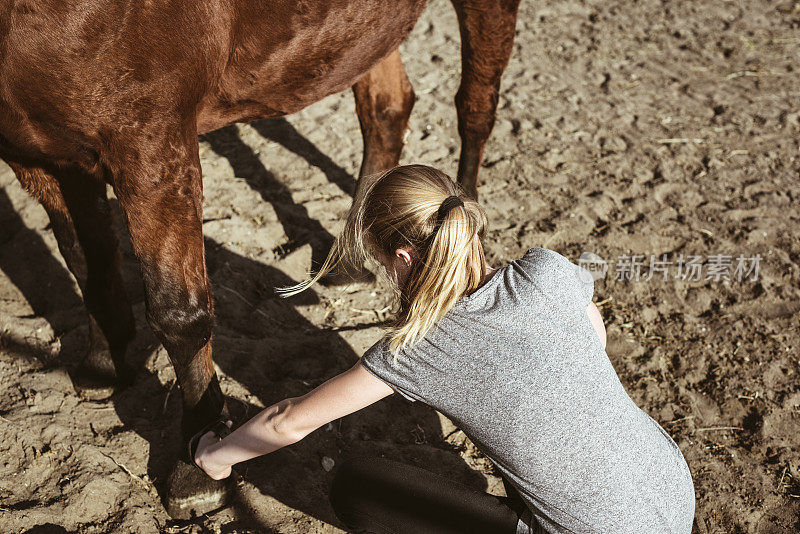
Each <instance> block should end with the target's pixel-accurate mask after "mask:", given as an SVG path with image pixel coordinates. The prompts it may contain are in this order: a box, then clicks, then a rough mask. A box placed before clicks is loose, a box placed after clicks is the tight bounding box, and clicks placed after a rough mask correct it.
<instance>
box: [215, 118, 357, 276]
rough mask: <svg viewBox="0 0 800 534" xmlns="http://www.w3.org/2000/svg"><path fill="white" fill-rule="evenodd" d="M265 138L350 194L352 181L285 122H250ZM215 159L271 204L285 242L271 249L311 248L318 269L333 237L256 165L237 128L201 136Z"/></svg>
mask: <svg viewBox="0 0 800 534" xmlns="http://www.w3.org/2000/svg"><path fill="white" fill-rule="evenodd" d="M251 126H252V127H253V128H254V129H255V130H256V131H257V132H258V133H260V134H261V135H262V136H263V137H264V138H266V139H269V140H271V141H274V142H276V143H278V144H280V145H282V146H283V147H285V148H288V149H289V150H291V151H292V152H294V153H295V154H297V155H299V156H300V157H302V158H304V159H305V160H306V161H307V162H308V163H309V164H310V165H312V166H314V167H317V168H319V169H320V170H322V172H323V173H325V176H326V177H327V178H328V180H329V181H330V182H331V183H334V184H336V185H337V186H338V187H339V189H341V190H342V191H343V192H344V193H346V194H347V195H349V196H351V197H352V196H353V195H354V194H355V180H354V178H353V177H352V176H351V175H350V173H348V172H347V171H346V170H344V169H343V168H341V167H340V166H339V165H337V164H336V163H335V162H333V160H331V159H330V158H329V157H328V156H327V155H325V154H324V153H322V152H320V151H319V149H317V147H316V146H315V145H314V144H313V143H312V142H311V141H309V140H308V139H306V138H305V137H304V136H303V135H301V134H300V133H299V132H298V131H297V130H296V129H295V128H294V126H292V125H291V124H290V123H289V122H288V121H287V120H286V119H283V118H278V119H264V120H260V121H256V122H253V123H251ZM200 139H201V140H202V141H206V142H207V143H208V144H209V146H210V147H211V149H212V150H213V151H214V152H215V153H216V154H217V155H219V156H221V157H224V158H225V159H227V160H228V162H229V163H230V165H231V167H232V168H233V173H234V176H237V177H240V178H243V179H244V180H245V182H246V183H247V185H249V186H250V188H252V189H253V190H254V191H256V192H258V193H259V194H260V195H261V198H262V199H264V200H265V201H267V202H269V203H270V204H272V206H273V209H274V210H275V214H276V216H277V217H278V220H279V221H280V223H281V224H282V225H283V229H284V232H285V233H286V236H287V238H288V241H287V242H286V243H284V244H281V245H279V246H276V247H275V248H274V249H273V252H274V253H275V254H276V255H277V256H278V257H283V256H286V255H288V254H291V253H292V252H294V251H295V250H297V249H298V248H300V247H302V246H303V245H306V244H309V245H311V265H312V268H317V267H319V266H321V265H322V263H323V262H324V261H325V258H326V256H327V254H328V251H329V250H330V249H331V246H332V245H333V242H334V237H333V236H332V235H331V234H330V233H328V231H327V230H325V229H324V228H323V227H322V225H321V224H320V223H319V221H317V220H315V219H312V218H311V217H309V215H308V211H307V210H306V209H305V207H303V206H302V205H299V204H296V203H295V202H294V201H293V200H292V197H291V194H290V192H289V190H288V189H287V188H286V186H285V185H284V184H283V183H281V181H280V180H278V179H277V178H276V177H275V175H274V174H273V173H272V172H270V171H269V170H268V169H267V168H266V167H264V165H263V164H262V163H261V160H260V159H259V157H258V155H257V154H256V152H255V151H254V150H253V149H252V148H251V147H250V146H249V145H247V144H246V143H245V142H244V141H242V139H241V138H240V137H239V132H238V130H237V129H236V126H234V125H231V126H226V127H224V128H220V129H219V130H215V131H213V132H209V133H207V134H204V135H202V136H200Z"/></svg>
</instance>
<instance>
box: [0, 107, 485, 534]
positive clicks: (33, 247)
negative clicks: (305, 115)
mask: <svg viewBox="0 0 800 534" xmlns="http://www.w3.org/2000/svg"><path fill="white" fill-rule="evenodd" d="M284 122H285V121H284ZM285 124H288V123H285ZM257 129H258V130H259V131H261V132H262V134H263V135H265V136H266V137H269V136H273V137H277V138H278V139H282V140H283V142H285V143H287V144H290V145H291V146H293V147H294V151H295V152H297V153H299V154H305V155H309V154H312V156H313V151H312V150H311V148H310V147H309V145H310V143H308V144H306V143H302V142H297V136H299V137H300V138H302V136H300V134H297V133H296V131H294V130H293V128H291V129H289V128H287V127H286V126H285V125H281V123H280V122H274V121H273V122H270V123H268V124H265V125H264V124H260V125H259V126H258V127H257ZM264 132H266V133H264ZM293 132H294V133H293ZM232 133H235V132H231V131H230V130H227V131H226V129H223V131H222V132H214V133H213V134H208V135H207V136H206V139H208V138H209V137H211V139H213V140H211V141H210V142H211V144H212V147H213V148H215V150H216V149H220V150H222V153H223V155H224V156H225V157H227V158H229V159H230V160H232V165H234V169H237V168H239V169H240V170H241V169H244V168H246V169H247V171H246V172H244V171H243V172H241V173H240V172H238V171H237V175H239V176H241V175H244V176H245V179H246V180H248V183H251V186H253V187H254V188H256V189H257V190H259V191H260V190H262V189H263V191H264V193H262V197H264V198H265V200H267V201H269V202H271V203H272V204H273V206H275V211H276V213H279V217H280V218H281V219H280V220H281V222H282V223H283V225H284V228H285V229H286V234H287V236H289V237H290V240H291V239H296V240H298V241H303V242H308V243H311V244H312V247H313V246H315V244H316V246H317V247H320V248H319V250H322V251H323V252H324V253H327V246H326V243H328V241H330V240H329V239H328V238H329V237H330V236H329V234H327V232H325V231H324V230H321V225H320V224H319V222H318V221H313V220H312V219H310V218H309V217H308V214H307V212H305V209H304V208H302V206H296V205H294V203H293V202H292V200H291V197H289V196H288V193H281V192H280V191H281V189H280V188H279V187H278V186H277V185H276V184H274V183H272V182H271V180H272V181H275V177H274V175H273V174H272V173H270V172H269V171H268V170H266V169H264V168H263V165H261V162H260V161H258V160H257V158H256V161H257V165H256V164H255V163H256V162H254V161H253V159H252V158H255V154H254V153H252V150H250V153H248V152H247V150H249V147H246V145H244V143H242V142H241V140H239V139H238V135H236V136H235V140H234V139H233V136H232ZM295 134H296V135H295ZM279 142H280V141H279ZM239 145H244V146H245V147H246V148H247V150H245V149H244V148H242V147H241V146H239ZM311 146H312V147H313V145H311ZM312 156H309V157H312ZM304 157H305V156H304ZM313 157H317V158H321V156H313ZM326 157H327V156H326ZM315 161H317V163H319V164H325V161H326V160H325V159H317V160H315ZM331 169H333V170H331ZM329 171H331V172H334V171H335V167H329ZM335 172H338V171H335ZM336 176H337V178H336V179H340V177H341V176H340V175H338V174H337V175H336ZM259 188H262V189H259ZM276 191H277V193H274V192H276ZM267 193H269V194H267ZM3 195H4V193H3V191H2V190H0V214H3V213H4V215H3V217H4V218H5V219H10V220H11V222H12V223H13V224H22V221H21V220H18V221H15V220H14V217H15V216H16V214H14V213H13V210H11V209H10V207H11V205H10V202H9V201H8V198H7V197H4V196H3ZM275 195H277V196H275ZM4 202H5V203H6V204H7V205H8V207H9V210H8V211H7V212H4V210H3V207H5V206H4V204H3V203H4ZM112 208H113V211H114V212H115V215H116V217H115V219H116V221H117V225H116V226H117V231H118V233H119V235H120V246H121V251H122V256H123V266H122V267H123V273H124V276H125V278H126V286H127V289H128V293H129V295H130V296H131V300H132V302H133V304H134V306H135V307H138V309H141V303H142V301H143V298H144V294H143V290H142V283H141V280H140V277H138V276H136V277H134V276H132V275H131V271H133V270H138V264H137V262H136V259H135V257H134V255H133V252H132V248H131V245H130V240H129V238H128V236H127V232H126V231H125V228H124V225H123V224H122V222H121V216H120V213H119V208H118V206H117V205H116V203H115V202H113V201H112ZM16 218H17V219H18V216H16ZM23 227H24V225H23ZM315 229H316V230H315ZM18 232H26V234H25V236H24V237H25V239H19V240H18V241H15V243H16V244H17V245H18V246H16V247H15V251H14V253H13V254H0V270H3V271H4V272H5V273H6V275H7V276H9V278H10V279H11V280H12V282H13V283H14V284H15V285H17V287H19V289H20V290H21V291H22V292H23V294H24V295H25V298H26V299H28V300H29V302H30V303H31V305H32V307H34V310H35V312H36V313H37V314H42V315H43V316H44V317H45V318H46V319H47V320H48V321H50V320H51V319H52V322H51V324H53V328H54V329H58V330H59V331H62V330H69V329H70V328H76V327H78V326H80V325H77V324H76V323H75V321H76V319H75V318H74V317H75V315H76V314H75V313H74V308H75V306H77V305H79V304H80V302H81V301H80V297H79V296H78V295H77V294H76V292H75V290H74V286H73V285H72V283H71V279H70V276H71V275H70V273H69V272H68V271H66V270H65V269H64V267H62V265H61V264H60V263H59V262H58V261H57V260H56V259H55V258H53V257H52V254H51V252H50V249H49V248H48V246H47V244H46V243H45V242H44V241H43V240H42V239H41V237H40V236H39V235H38V234H36V233H35V232H33V231H32V230H26V229H18ZM320 233H322V236H320V235H319V234H320ZM28 234H30V235H28ZM3 235H4V234H0V244H2V242H3V241H2V236H3ZM331 239H332V238H331ZM205 248H206V261H207V266H208V272H209V276H210V278H211V282H212V289H213V291H214V293H215V308H216V318H217V319H216V321H217V323H216V328H215V333H214V361H215V363H216V364H217V366H218V367H219V369H220V370H221V371H222V376H221V382H222V388H223V391H230V390H235V391H236V392H237V398H231V397H229V398H228V399H229V407H230V409H231V412H232V415H233V416H234V418H236V419H237V421H239V422H242V421H243V420H244V419H246V418H248V417H250V416H252V415H254V414H255V413H257V412H258V411H259V410H260V409H261V408H260V406H269V405H271V404H273V403H275V402H277V401H280V400H282V399H284V398H287V397H295V396H299V395H303V394H305V393H306V392H308V391H310V390H311V389H313V388H314V387H316V386H317V385H319V384H321V383H322V382H324V381H325V380H327V379H328V378H331V377H333V376H335V375H336V374H338V373H340V372H342V371H344V370H346V369H347V368H349V367H351V366H352V365H353V364H354V363H355V362H356V360H357V358H358V355H357V354H355V352H354V351H353V350H352V348H351V347H350V345H349V344H348V343H347V342H346V341H345V340H344V339H343V338H342V337H341V336H340V335H339V334H338V333H337V332H336V331H334V330H331V329H325V328H321V327H318V326H316V325H314V324H313V323H311V322H310V321H308V320H307V319H306V318H305V317H304V316H303V315H302V314H301V313H300V311H298V309H297V307H298V306H308V305H316V304H320V299H319V296H318V295H317V294H316V293H315V292H314V291H313V290H308V291H306V292H304V293H303V294H300V295H298V296H295V297H292V298H291V299H281V298H279V297H278V296H277V294H276V293H275V290H274V288H275V287H281V286H287V285H292V284H294V283H296V280H292V279H291V278H289V277H288V276H287V275H286V274H285V273H283V272H282V271H280V270H279V269H277V268H275V267H272V266H269V265H266V264H264V263H261V262H258V261H255V260H252V259H250V258H247V257H244V256H241V255H239V254H237V253H235V252H232V251H230V250H228V249H226V248H225V246H224V245H223V244H220V243H217V242H216V241H214V240H212V239H209V238H206V240H205ZM30 257H37V258H38V257H41V258H43V260H42V261H41V262H40V264H39V265H38V267H37V272H36V276H35V280H37V281H38V280H48V281H51V282H49V283H50V284H51V286H50V287H47V288H42V284H41V283H38V282H37V283H32V282H30V281H29V280H28V279H27V278H25V276H23V275H22V274H20V273H22V272H23V271H24V270H25V265H26V262H27V261H29V258H30ZM323 257H324V256H323ZM9 273H10V274H9ZM53 295H56V296H57V299H56V301H55V303H53V301H52V300H50V299H51V298H52V297H53ZM62 315H65V316H66V315H69V316H70V317H71V319H70V321H71V322H64V323H61V322H59V321H61V319H60V317H61V316H62ZM142 315H143V314H142V313H139V314H138V316H137V318H138V319H139V325H138V326H139V328H138V334H137V337H136V339H135V340H134V342H133V343H132V344H131V348H130V350H129V354H128V361H129V363H131V364H132V365H133V366H134V367H135V368H136V369H137V372H138V376H137V379H136V381H135V383H134V384H133V385H132V386H131V387H129V388H127V389H126V390H123V391H121V392H119V393H117V394H115V395H114V396H113V397H112V398H111V399H110V400H109V401H108V402H111V403H112V404H113V406H114V409H115V411H116V413H117V415H118V417H119V418H120V420H121V421H122V423H123V425H124V426H125V427H126V428H130V429H132V430H133V431H135V432H136V433H137V434H138V435H140V436H141V437H142V438H144V439H145V440H146V441H147V442H148V444H149V451H150V452H149V456H148V463H147V474H148V475H149V477H150V479H151V480H153V481H154V484H155V486H156V489H157V490H158V492H159V494H160V495H161V496H162V497H163V496H164V492H165V487H164V482H165V480H166V477H167V475H168V472H169V469H170V467H171V465H172V463H173V461H174V459H175V458H176V457H177V456H178V453H179V451H178V447H179V444H180V430H179V429H180V413H181V404H180V396H179V394H178V392H177V389H176V391H174V392H173V391H172V389H171V388H170V387H165V386H164V385H162V384H161V382H160V381H159V380H158V377H157V376H156V374H155V373H154V371H152V370H148V367H152V362H153V360H154V357H155V356H157V352H156V351H158V350H159V344H158V341H157V340H156V339H155V337H154V335H153V333H152V332H151V331H150V329H149V328H142V325H143V321H142V320H141V316H142ZM84 317H85V315H84ZM83 321H85V319H81V320H78V323H81V322H83ZM367 326H371V325H367ZM356 328H358V327H356ZM73 337H74V336H73ZM84 341H86V340H84ZM86 350H88V347H87V346H86V343H83V344H81V343H77V344H75V345H64V344H62V348H61V355H60V356H61V358H62V359H63V360H65V361H67V362H77V361H78V360H79V359H80V356H81V355H82V354H83V353H85V351H86ZM161 350H163V349H161ZM15 353H16V354H18V355H20V357H30V356H36V349H35V348H31V349H30V351H28V352H26V351H25V350H24V347H21V348H20V350H17V351H15ZM69 365H71V366H73V367H74V365H75V364H72V363H69ZM226 382H227V384H226ZM357 456H383V457H386V458H390V459H395V460H398V461H403V462H406V463H410V464H414V465H417V466H420V467H424V468H426V469H428V470H430V471H433V472H436V473H439V474H442V475H445V476H447V477H448V478H450V479H454V480H458V481H460V482H462V483H464V484H466V485H468V486H470V487H474V488H476V489H480V490H484V489H485V488H486V481H485V479H484V477H483V476H482V475H481V474H479V473H477V472H474V471H472V469H471V468H469V466H467V465H466V463H465V462H464V460H463V459H462V458H461V457H460V456H459V455H458V453H457V451H455V450H454V449H453V447H452V446H451V445H450V444H449V443H447V442H446V441H445V439H444V436H443V435H442V431H441V424H440V420H439V418H438V416H437V415H436V413H435V412H434V411H433V410H431V409H430V408H428V407H426V406H424V405H422V404H420V403H410V402H408V401H406V400H403V399H401V398H399V396H397V395H392V396H390V397H388V398H386V399H384V400H382V401H379V402H377V403H375V404H373V405H372V406H369V407H367V408H365V409H363V410H361V411H359V412H357V413H355V414H351V415H349V416H347V417H345V418H342V419H339V420H337V421H334V422H333V423H332V424H330V425H327V426H326V427H324V428H322V429H319V430H317V431H315V432H313V433H312V434H310V435H309V436H307V437H306V438H305V439H304V440H302V441H301V442H299V443H297V444H295V445H292V446H290V447H286V448H284V449H281V450H279V451H276V452H274V453H272V454H269V455H266V456H263V457H260V458H257V459H253V460H251V461H249V462H245V463H244V464H240V465H239V466H237V471H238V472H239V473H240V475H241V477H242V479H243V480H244V481H245V482H246V483H245V484H239V498H238V499H236V500H235V501H234V502H233V503H231V506H232V507H233V509H234V510H235V511H236V516H237V519H236V521H234V522H233V523H228V524H227V525H224V526H223V527H222V530H223V531H224V532H225V531H229V530H230V529H234V530H240V529H248V528H252V529H254V530H256V531H258V532H265V531H269V530H270V529H269V527H268V526H267V525H268V524H269V523H272V521H271V520H270V518H269V517H266V516H265V515H264V514H265V512H264V511H263V510H259V509H258V503H259V501H260V499H259V498H260V497H262V496H269V497H271V498H273V499H275V500H277V501H279V502H280V503H282V504H283V505H285V506H286V507H288V508H291V509H294V510H297V511H301V512H303V513H305V514H307V515H309V516H311V517H314V518H317V519H319V520H321V521H324V522H326V523H330V524H334V525H338V526H341V525H340V524H339V522H338V520H337V519H336V517H335V515H334V513H333V510H332V509H331V507H330V505H329V502H328V498H327V494H328V488H329V485H330V482H331V477H332V473H333V471H331V472H328V471H327V470H326V469H324V468H323V465H322V459H323V458H325V457H327V458H330V459H333V460H334V462H335V463H336V464H338V463H340V462H341V461H343V460H344V459H346V458H348V457H357ZM262 502H266V501H262ZM266 513H268V512H266ZM199 520H202V518H201V519H198V521H199Z"/></svg>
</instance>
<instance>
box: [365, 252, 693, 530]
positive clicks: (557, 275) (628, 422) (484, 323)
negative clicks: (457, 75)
mask: <svg viewBox="0 0 800 534" xmlns="http://www.w3.org/2000/svg"><path fill="white" fill-rule="evenodd" d="M592 291H593V284H592V279H591V276H590V275H589V274H588V273H586V272H585V271H583V270H581V269H579V268H578V267H577V266H575V265H574V264H572V263H571V262H570V261H569V260H567V259H566V258H564V257H563V256H561V255H559V254H558V253H556V252H553V251H550V250H546V249H531V250H530V251H528V253H527V254H525V256H524V257H523V258H521V259H519V260H517V261H514V262H512V263H511V264H510V265H508V266H506V267H504V268H502V269H500V270H499V271H498V272H496V273H495V274H494V276H493V277H492V278H490V279H489V280H488V281H487V282H486V283H485V284H484V285H483V286H481V287H480V288H479V289H478V290H477V291H475V292H474V293H472V294H471V295H469V296H467V297H463V298H462V299H460V300H459V301H458V302H457V303H456V304H455V306H453V308H452V309H450V311H449V312H448V313H447V314H446V315H445V316H444V317H443V318H442V319H441V320H440V321H438V322H437V324H436V325H435V326H434V328H432V329H431V330H430V331H429V332H428V333H427V334H426V336H425V338H424V339H421V340H420V341H418V342H417V343H416V344H414V345H413V346H412V347H410V348H404V349H402V350H401V351H400V352H399V354H398V355H397V356H396V357H395V356H393V355H392V353H391V351H390V350H389V348H388V346H387V344H386V342H384V341H382V342H379V343H377V344H376V345H375V346H373V347H372V348H371V349H370V350H369V351H368V352H367V353H366V354H365V355H364V357H363V359H362V363H363V365H364V366H365V367H366V368H367V369H368V370H370V371H371V372H372V373H374V374H375V375H377V376H378V377H379V378H381V379H383V380H384V381H386V382H387V383H389V384H390V385H392V386H393V388H394V389H395V390H396V391H398V392H399V393H401V394H403V395H404V396H406V397H407V398H410V399H411V400H420V401H423V402H424V403H426V404H428V405H430V406H433V407H435V408H436V409H438V410H439V411H441V412H442V413H444V414H445V415H447V416H448V417H450V418H451V419H452V420H453V421H454V422H455V423H456V424H457V425H458V426H459V427H460V428H461V429H462V430H463V431H464V432H465V433H466V434H467V435H468V436H469V437H470V439H472V440H473V441H474V442H475V444H476V445H477V446H478V448H479V449H480V450H481V451H483V452H484V453H485V454H486V455H487V456H488V457H489V458H490V459H491V460H492V461H493V462H494V463H495V464H496V465H497V466H498V468H499V469H500V470H501V471H502V472H503V474H504V475H505V477H506V478H507V479H509V480H510V481H511V482H512V483H513V484H514V485H515V486H516V487H517V489H518V490H519V491H520V493H521V494H522V495H523V497H524V498H525V500H526V501H527V503H528V505H529V507H530V508H531V510H533V513H534V515H535V516H536V519H537V520H538V521H539V523H540V524H541V525H542V526H543V527H544V528H545V530H546V531H548V532H615V533H623V532H631V533H634V532H635V533H644V532H647V533H661V532H664V533H667V532H670V533H671V532H676V533H677V532H689V531H690V530H691V524H692V519H693V516H694V488H693V484H692V479H691V475H690V473H689V469H688V467H687V465H686V462H685V460H684V459H683V456H682V455H681V453H680V450H679V449H678V447H677V445H676V444H675V442H674V441H673V440H672V439H671V438H670V437H669V435H668V434H667V433H666V432H665V431H664V430H663V429H662V428H661V427H660V426H659V425H658V424H657V423H656V422H655V421H654V420H653V419H652V418H651V417H650V416H649V415H647V414H646V413H645V412H643V411H642V410H640V409H639V408H638V407H637V406H636V405H635V403H634V402H633V401H632V400H631V399H630V397H629V396H628V394H627V393H626V392H625V389H624V388H623V386H622V384H621V383H620V381H619V379H618V378H617V375H616V373H615V371H614V369H613V367H612V365H611V362H610V361H609V359H608V357H607V355H606V353H605V350H604V349H603V346H602V344H601V342H600V340H599V338H598V336H597V333H596V331H595V329H594V327H593V326H592V324H591V322H590V320H589V318H588V316H587V306H588V304H589V302H590V301H591V297H592Z"/></svg>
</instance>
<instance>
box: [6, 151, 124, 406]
mask: <svg viewBox="0 0 800 534" xmlns="http://www.w3.org/2000/svg"><path fill="white" fill-rule="evenodd" d="M9 164H10V166H11V168H12V169H13V170H14V173H15V174H16V175H17V179H18V180H19V181H20V183H21V184H22V186H23V187H24V188H25V190H27V191H28V192H29V193H30V194H31V195H32V196H33V197H34V198H36V199H37V200H38V201H39V202H40V203H41V204H42V206H43V207H44V209H45V211H47V215H48V216H49V218H50V225H51V227H52V229H53V234H54V235H55V237H56V241H57V243H58V248H59V250H60V251H61V255H62V256H63V257H64V261H65V262H66V263H67V267H69V270H70V271H71V272H72V274H73V276H75V279H76V281H77V282H78V286H79V287H80V290H81V294H82V295H83V300H84V303H85V304H86V307H87V309H88V311H89V337H90V341H91V347H90V349H89V352H88V354H87V355H86V357H85V358H83V360H82V362H81V365H80V366H79V368H78V370H77V373H76V375H75V376H74V377H73V378H74V380H75V388H76V389H77V390H78V391H79V392H80V394H81V395H82V396H84V397H89V398H91V399H94V400H100V399H104V398H107V397H109V396H111V394H112V393H113V392H114V391H115V389H119V388H122V387H124V386H127V385H129V384H130V383H131V382H132V381H133V379H134V372H133V370H132V369H131V368H130V367H129V366H128V365H127V364H126V362H125V354H126V351H127V347H128V344H129V343H130V341H131V340H132V339H133V337H134V335H135V333H136V330H135V326H134V320H133V312H132V311H131V305H130V301H129V300H128V295H127V293H126V292H125V284H124V282H123V280H122V275H121V273H120V254H119V249H118V241H117V235H116V233H115V232H114V228H113V220H112V216H111V210H110V208H109V206H108V199H107V197H106V184H105V182H103V181H102V180H101V179H100V178H99V177H97V176H92V175H90V174H88V173H86V172H84V171H82V170H81V169H79V168H75V167H51V168H43V167H33V166H24V165H20V164H17V163H13V162H11V163H9Z"/></svg>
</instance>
